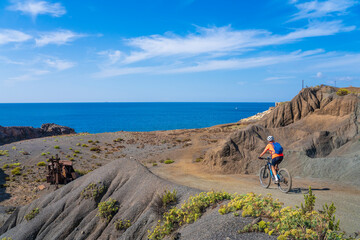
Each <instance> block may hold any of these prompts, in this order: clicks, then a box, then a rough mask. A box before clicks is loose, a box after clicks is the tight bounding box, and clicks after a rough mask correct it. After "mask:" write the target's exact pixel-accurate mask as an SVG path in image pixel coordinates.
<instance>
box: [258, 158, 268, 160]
mask: <svg viewBox="0 0 360 240" xmlns="http://www.w3.org/2000/svg"><path fill="white" fill-rule="evenodd" d="M259 159H261V160H270V157H266V158H264V157H259Z"/></svg>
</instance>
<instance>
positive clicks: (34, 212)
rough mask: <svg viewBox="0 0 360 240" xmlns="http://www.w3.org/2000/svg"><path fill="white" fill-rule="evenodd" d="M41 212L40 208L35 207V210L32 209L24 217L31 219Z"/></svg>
mask: <svg viewBox="0 0 360 240" xmlns="http://www.w3.org/2000/svg"><path fill="white" fill-rule="evenodd" d="M39 212H40V210H39V208H34V209H33V210H31V212H29V213H28V214H26V215H25V217H24V218H25V220H26V221H30V220H31V219H33V218H34V217H36V215H38V214H39Z"/></svg>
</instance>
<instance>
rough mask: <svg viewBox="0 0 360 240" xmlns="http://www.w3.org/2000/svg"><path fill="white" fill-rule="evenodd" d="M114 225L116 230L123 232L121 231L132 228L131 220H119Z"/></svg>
mask: <svg viewBox="0 0 360 240" xmlns="http://www.w3.org/2000/svg"><path fill="white" fill-rule="evenodd" d="M114 225H115V229H116V230H118V231H121V230H126V229H128V228H129V227H131V222H130V220H122V219H118V220H116V221H115V222H114Z"/></svg>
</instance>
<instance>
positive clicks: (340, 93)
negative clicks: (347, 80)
mask: <svg viewBox="0 0 360 240" xmlns="http://www.w3.org/2000/svg"><path fill="white" fill-rule="evenodd" d="M349 93H350V91H349V90H347V89H345V88H340V89H339V90H338V91H337V92H336V94H337V95H338V96H345V95H348V94H349Z"/></svg>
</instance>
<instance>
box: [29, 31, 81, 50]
mask: <svg viewBox="0 0 360 240" xmlns="http://www.w3.org/2000/svg"><path fill="white" fill-rule="evenodd" d="M84 36H85V35H83V34H78V33H74V32H72V31H70V30H59V31H56V32H48V33H43V34H40V37H39V38H36V39H35V42H36V46H38V47H42V46H45V45H48V44H56V45H63V44H66V43H68V42H72V41H74V40H75V39H77V38H80V37H84Z"/></svg>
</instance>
